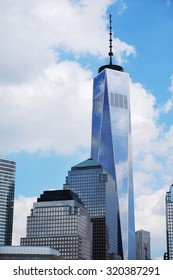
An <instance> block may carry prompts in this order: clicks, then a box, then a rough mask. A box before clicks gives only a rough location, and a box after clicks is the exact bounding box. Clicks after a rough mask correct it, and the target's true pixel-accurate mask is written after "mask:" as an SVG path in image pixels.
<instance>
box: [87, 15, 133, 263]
mask: <svg viewBox="0 0 173 280" xmlns="http://www.w3.org/2000/svg"><path fill="white" fill-rule="evenodd" d="M109 35H110V38H109V41H110V46H109V64H107V65H103V66H101V67H100V68H99V71H98V75H97V76H96V77H95V78H94V83H93V110H92V136H91V157H92V158H93V159H94V160H95V161H97V162H98V163H100V164H101V165H102V166H103V167H104V168H105V169H106V170H107V171H108V172H109V173H110V174H111V175H112V177H113V179H114V180H115V188H116V192H117V195H118V208H119V209H118V217H117V219H118V223H119V232H120V243H122V256H123V258H124V259H135V258H136V248H135V221H134V194H133V169H132V168H133V167H132V140H131V119H130V96H129V95H130V81H129V74H128V73H125V72H124V69H123V68H122V67H121V66H119V65H115V64H113V52H112V20H111V15H110V33H109ZM115 207H116V205H115ZM115 211H116V210H115Z"/></svg>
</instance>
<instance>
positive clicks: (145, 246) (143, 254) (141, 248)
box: [136, 229, 151, 260]
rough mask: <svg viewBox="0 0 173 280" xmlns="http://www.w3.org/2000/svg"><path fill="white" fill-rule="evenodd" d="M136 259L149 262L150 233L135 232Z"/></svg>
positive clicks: (143, 231)
mask: <svg viewBox="0 0 173 280" xmlns="http://www.w3.org/2000/svg"><path fill="white" fill-rule="evenodd" d="M136 259H137V260H150V259H151V255H150V232H149V231H145V230H142V229H141V230H138V231H136Z"/></svg>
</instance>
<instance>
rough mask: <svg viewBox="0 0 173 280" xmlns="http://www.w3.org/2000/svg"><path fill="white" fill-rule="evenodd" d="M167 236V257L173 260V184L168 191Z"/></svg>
mask: <svg viewBox="0 0 173 280" xmlns="http://www.w3.org/2000/svg"><path fill="white" fill-rule="evenodd" d="M166 237H167V253H166V254H165V259H168V260H173V184H172V185H171V186H170V189H169V192H167V193H166Z"/></svg>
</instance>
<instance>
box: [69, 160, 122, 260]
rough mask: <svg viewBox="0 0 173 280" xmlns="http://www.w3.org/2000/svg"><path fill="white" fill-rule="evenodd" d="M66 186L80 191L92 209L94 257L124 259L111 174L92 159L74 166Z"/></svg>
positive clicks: (78, 192)
mask: <svg viewBox="0 0 173 280" xmlns="http://www.w3.org/2000/svg"><path fill="white" fill-rule="evenodd" d="M64 189H66V190H67V189H70V190H73V191H74V192H75V193H77V194H78V195H79V197H80V198H81V200H82V202H83V203H84V205H85V207H86V208H87V209H88V211H89V214H90V219H91V222H92V226H93V242H92V243H93V248H92V259H95V260H109V259H120V258H122V257H123V256H122V246H121V242H119V240H121V237H120V232H119V227H118V199H117V193H116V190H115V181H114V179H113V178H112V176H111V175H110V174H109V173H108V172H107V171H106V170H105V169H104V168H103V167H102V165H101V164H99V163H97V162H96V161H94V160H93V159H91V158H90V159H88V160H85V161H83V162H81V163H79V164H77V165H75V166H73V167H72V168H71V170H70V171H69V172H68V176H67V177H66V183H65V184H64Z"/></svg>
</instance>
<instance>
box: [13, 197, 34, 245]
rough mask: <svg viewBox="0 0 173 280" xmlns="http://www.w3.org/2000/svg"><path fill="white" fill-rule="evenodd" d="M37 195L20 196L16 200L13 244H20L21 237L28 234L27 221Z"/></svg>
mask: <svg viewBox="0 0 173 280" xmlns="http://www.w3.org/2000/svg"><path fill="white" fill-rule="evenodd" d="M35 201H36V197H25V196H19V197H17V198H16V199H15V201H14V222H13V240H12V244H13V245H20V238H21V237H25V236H26V221H27V216H29V215H30V210H31V209H32V207H33V202H35Z"/></svg>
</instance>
